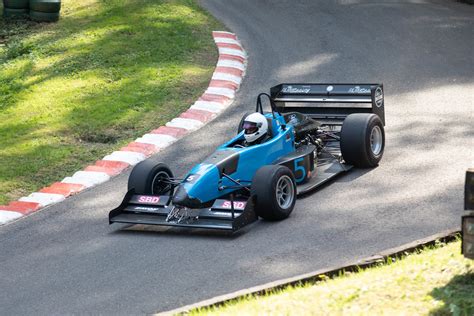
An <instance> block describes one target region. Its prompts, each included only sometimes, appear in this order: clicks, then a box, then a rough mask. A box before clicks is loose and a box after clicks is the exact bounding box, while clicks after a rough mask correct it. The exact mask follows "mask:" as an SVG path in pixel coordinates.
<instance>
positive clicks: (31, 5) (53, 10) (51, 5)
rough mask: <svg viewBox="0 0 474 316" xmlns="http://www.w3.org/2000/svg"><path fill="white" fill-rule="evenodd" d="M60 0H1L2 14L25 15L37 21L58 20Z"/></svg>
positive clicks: (6, 15) (9, 15) (11, 16)
mask: <svg viewBox="0 0 474 316" xmlns="http://www.w3.org/2000/svg"><path fill="white" fill-rule="evenodd" d="M60 11H61V0H3V16H5V17H9V18H14V17H26V16H27V15H29V16H30V18H31V19H32V20H33V21H37V22H56V21H58V20H59V15H60Z"/></svg>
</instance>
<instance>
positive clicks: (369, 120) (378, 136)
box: [341, 113, 385, 168]
mask: <svg viewBox="0 0 474 316" xmlns="http://www.w3.org/2000/svg"><path fill="white" fill-rule="evenodd" d="M384 148H385V131H384V128H383V124H382V121H381V120H380V118H379V117H378V115H375V114H368V113H355V114H350V115H348V116H347V117H346V119H345V120H344V123H343V124H342V129H341V153H342V157H343V158H344V161H345V162H346V163H348V164H351V165H354V166H356V167H359V168H372V167H376V166H377V165H378V164H379V161H380V159H382V155H383V151H384Z"/></svg>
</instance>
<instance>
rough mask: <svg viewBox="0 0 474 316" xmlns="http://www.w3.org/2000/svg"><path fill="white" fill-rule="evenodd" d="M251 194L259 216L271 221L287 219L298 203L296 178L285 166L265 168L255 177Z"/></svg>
mask: <svg viewBox="0 0 474 316" xmlns="http://www.w3.org/2000/svg"><path fill="white" fill-rule="evenodd" d="M251 194H252V196H254V198H255V199H256V205H255V210H256V213H257V215H258V216H260V217H261V218H263V219H266V220H270V221H276V220H282V219H285V218H287V217H288V216H290V214H291V212H292V211H293V208H294V207H295V203H296V182H295V177H294V176H293V173H292V172H291V170H290V169H288V168H287V167H285V166H279V165H269V166H263V167H261V168H260V169H258V170H257V172H256V173H255V175H254V177H253V180H252V188H251Z"/></svg>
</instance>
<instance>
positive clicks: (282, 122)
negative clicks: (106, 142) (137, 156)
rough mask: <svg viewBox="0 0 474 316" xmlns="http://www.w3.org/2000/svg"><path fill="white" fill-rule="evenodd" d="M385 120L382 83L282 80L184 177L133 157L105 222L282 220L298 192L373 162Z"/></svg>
mask: <svg viewBox="0 0 474 316" xmlns="http://www.w3.org/2000/svg"><path fill="white" fill-rule="evenodd" d="M263 97H267V98H268V99H269V103H270V106H271V112H269V113H265V112H264V111H263V106H262V98H263ZM384 125H385V115H384V97H383V85H381V84H280V85H278V86H275V87H273V88H271V90H270V95H269V94H266V93H261V94H260V95H259V96H258V97H257V106H256V112H254V113H251V114H246V115H244V117H243V118H242V120H241V122H240V124H239V126H238V132H237V135H236V136H235V137H234V138H232V139H231V140H229V141H228V142H226V143H225V144H223V145H221V146H219V147H218V148H217V149H216V151H215V152H214V153H212V154H211V155H210V156H209V157H208V158H206V159H205V160H204V161H203V162H202V163H200V164H197V165H196V166H194V168H192V169H191V170H190V171H189V172H188V173H187V175H186V176H185V177H184V178H182V179H177V178H175V177H174V175H173V173H172V172H171V170H170V168H169V167H168V166H167V165H165V164H164V163H158V162H156V161H154V160H152V159H148V160H145V161H143V162H141V163H139V164H137V165H136V166H135V167H134V168H133V170H132V172H131V174H130V178H129V180H128V192H127V194H126V196H125V198H124V200H123V202H122V203H121V204H120V206H119V207H117V208H116V209H114V210H112V211H111V212H110V213H109V223H110V224H111V223H128V224H146V225H166V226H180V227H190V228H205V229H220V230H228V231H232V232H235V231H237V230H238V229H240V228H242V227H244V226H245V225H247V224H249V223H252V222H254V221H256V220H257V219H258V217H261V218H263V219H265V220H271V221H273V220H282V219H285V218H287V217H288V216H289V215H290V214H291V212H292V211H293V208H294V206H295V202H296V197H297V196H298V195H302V194H305V193H308V192H310V191H312V190H314V189H316V188H318V187H319V186H321V185H322V184H324V183H326V182H327V181H328V180H330V179H332V178H334V177H335V176H337V175H339V174H341V173H343V172H346V171H348V170H350V169H351V168H352V167H360V168H372V167H375V166H377V165H378V163H379V161H380V160H381V158H382V155H383V151H384V145H385V133H384Z"/></svg>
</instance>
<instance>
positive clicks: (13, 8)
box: [3, 0, 29, 18]
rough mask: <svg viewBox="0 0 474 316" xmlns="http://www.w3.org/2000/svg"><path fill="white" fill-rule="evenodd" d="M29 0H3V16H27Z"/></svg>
mask: <svg viewBox="0 0 474 316" xmlns="http://www.w3.org/2000/svg"><path fill="white" fill-rule="evenodd" d="M28 9H29V0H3V16H4V17H9V18H14V17H25V16H27V15H28Z"/></svg>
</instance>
